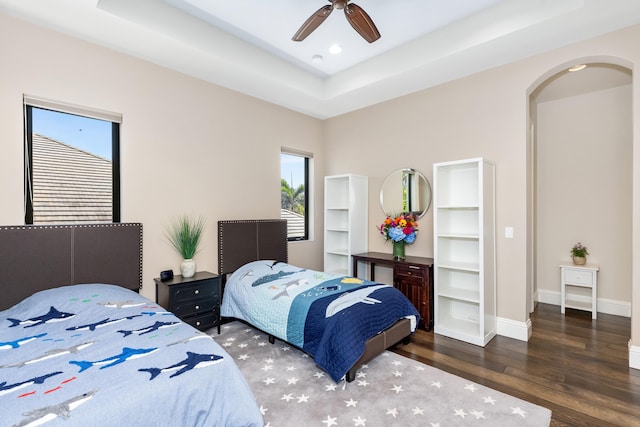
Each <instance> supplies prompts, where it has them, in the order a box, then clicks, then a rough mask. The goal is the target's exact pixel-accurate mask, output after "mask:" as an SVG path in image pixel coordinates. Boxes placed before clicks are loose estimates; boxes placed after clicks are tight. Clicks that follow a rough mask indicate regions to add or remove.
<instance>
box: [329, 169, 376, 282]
mask: <svg viewBox="0 0 640 427" xmlns="http://www.w3.org/2000/svg"><path fill="white" fill-rule="evenodd" d="M368 209H369V179H368V178H367V177H366V176H360V175H351V174H349V175H334V176H325V177H324V271H326V272H329V273H336V274H344V275H347V276H351V275H352V272H351V270H352V263H351V254H357V253H362V252H366V251H367V247H368V229H367V227H368V220H367V219H368Z"/></svg>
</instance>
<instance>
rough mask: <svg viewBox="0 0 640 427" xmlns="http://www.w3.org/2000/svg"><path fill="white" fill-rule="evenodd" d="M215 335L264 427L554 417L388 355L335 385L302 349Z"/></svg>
mask: <svg viewBox="0 0 640 427" xmlns="http://www.w3.org/2000/svg"><path fill="white" fill-rule="evenodd" d="M216 332H217V331H215V330H213V329H212V330H211V331H210V332H209V334H210V335H211V336H212V337H213V338H214V339H215V340H216V342H217V343H218V344H220V345H221V346H222V347H224V349H225V350H226V351H227V352H228V353H229V354H230V355H231V356H232V357H233V358H234V360H235V361H236V364H237V365H238V367H239V368H240V371H242V374H243V375H244V377H245V378H246V380H247V382H248V383H249V386H250V387H251V389H252V390H253V393H254V395H255V397H256V400H257V402H258V405H259V406H260V410H261V411H262V416H263V418H264V424H265V426H266V427H288V426H291V427H294V426H295V427H302V426H304V427H313V426H318V427H331V426H339V427H343V426H355V427H358V426H362V427H379V426H380V427H381V426H385V427H387V426H403V427H404V426H419V427H438V426H439V427H445V426H492V427H495V426H518V427H524V426H549V423H550V420H551V411H550V410H548V409H546V408H543V407H541V406H537V405H534V404H532V403H529V402H526V401H523V400H520V399H517V398H515V397H513V396H509V395H507V394H504V393H501V392H498V391H496V390H492V389H490V388H488V387H485V386H483V385H480V384H476V383H473V382H470V381H467V380H465V379H463V378H460V377H458V376H455V375H452V374H449V373H447V372H444V371H441V370H439V369H437V368H434V367H431V366H428V365H425V364H423V363H420V362H417V361H415V360H412V359H408V358H406V357H403V356H400V355H398V354H395V353H393V352H390V351H386V352H384V353H382V354H381V355H379V356H378V357H376V358H375V359H373V360H372V361H371V362H369V363H368V364H366V365H363V366H362V367H361V368H360V369H359V370H358V373H357V375H356V379H355V380H354V381H353V382H351V383H347V382H346V381H344V380H343V381H341V382H339V383H335V382H334V381H333V380H332V379H331V377H329V375H327V374H326V373H325V372H323V371H322V370H321V369H320V368H318V367H317V366H316V365H315V363H314V362H313V359H312V358H311V357H310V356H308V355H307V354H306V353H304V352H302V351H301V350H299V349H297V348H295V347H292V346H290V345H288V344H286V343H283V342H282V341H280V340H277V339H276V341H275V343H274V344H270V343H269V339H268V336H267V335H266V334H264V333H262V332H260V331H258V330H256V329H254V328H251V327H249V326H247V325H246V324H244V323H242V322H239V321H234V322H231V323H227V324H225V325H223V326H222V332H221V334H220V335H218V334H217V333H216Z"/></svg>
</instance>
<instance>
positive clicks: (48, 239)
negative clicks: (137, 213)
mask: <svg viewBox="0 0 640 427" xmlns="http://www.w3.org/2000/svg"><path fill="white" fill-rule="evenodd" d="M78 283H109V284H114V285H119V286H122V287H125V288H128V289H132V290H135V291H138V290H139V289H140V288H141V287H142V224H140V223H113V224H74V225H20V226H0V310H5V309H7V308H9V307H11V306H13V305H14V304H17V303H18V302H20V301H22V300H23V299H24V298H26V297H28V296H29V295H32V294H33V293H35V292H38V291H41V290H44V289H49V288H54V287H58V286H65V285H73V284H78Z"/></svg>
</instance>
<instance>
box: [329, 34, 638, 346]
mask: <svg viewBox="0 0 640 427" xmlns="http://www.w3.org/2000/svg"><path fill="white" fill-rule="evenodd" d="M638 39H640V27H639V26H636V27H631V28H628V29H625V30H622V31H618V32H615V33H611V34H607V35H604V36H601V37H598V38H596V39H593V40H589V41H585V42H581V43H577V44H574V45H571V46H568V47H565V48H561V49H557V50H555V51H552V52H549V53H546V54H542V55H537V56H535V57H532V58H529V59H526V60H523V61H519V62H516V63H512V64H507V65H503V66H501V67H498V68H495V69H492V70H488V71H485V72H482V73H478V74H475V75H472V76H469V77H466V78H462V79H459V80H456V81H453V82H451V83H447V84H443V85H441V86H438V87H434V88H431V89H427V90H424V91H422V92H419V93H415V94H411V95H408V96H404V97H402V98H398V99H395V100H391V101H388V102H385V103H381V104H378V105H375V106H372V107H369V108H365V109H362V110H359V111H355V112H352V113H349V114H345V115H343V116H340V117H336V118H332V119H329V120H327V121H326V125H325V126H326V127H325V132H326V136H325V139H326V151H325V155H326V156H327V159H328V160H329V161H328V163H327V164H326V171H327V173H331V174H336V173H345V172H353V173H359V174H364V175H368V176H369V177H370V181H369V182H370V195H369V196H370V211H369V224H370V225H372V227H371V231H370V236H369V247H370V250H380V251H389V250H390V249H389V248H388V247H385V245H384V242H383V240H382V238H381V237H380V236H379V235H378V234H377V232H376V230H375V228H374V227H373V225H376V224H378V223H379V222H380V221H381V219H382V217H383V214H382V212H381V211H380V208H379V207H378V205H377V196H378V189H379V186H380V184H381V183H382V181H383V180H384V178H385V176H386V175H387V174H388V173H389V172H391V171H393V170H395V169H398V168H400V167H413V168H416V169H418V170H420V171H422V172H423V173H424V174H425V175H427V176H428V178H429V179H430V180H431V179H432V175H433V173H432V166H433V163H435V162H441V161H447V160H455V159H464V158H471V157H485V158H487V159H489V160H491V161H493V162H495V164H496V204H497V210H496V217H497V218H496V220H497V227H496V230H497V286H498V289H497V294H498V297H497V298H498V304H497V307H498V316H499V317H500V318H503V319H509V320H513V321H515V322H522V323H526V322H527V321H528V318H529V315H528V313H529V309H528V308H529V307H528V304H527V302H528V300H530V293H531V292H530V291H528V290H527V282H528V281H529V282H530V279H529V274H532V272H533V253H532V251H531V250H530V245H529V244H528V242H527V237H526V236H527V229H528V227H530V224H531V222H532V221H533V217H532V214H531V212H532V209H533V203H532V200H533V198H532V195H531V191H532V189H533V186H532V185H531V178H528V176H529V175H530V174H531V176H533V175H532V173H533V172H532V171H531V165H532V162H531V159H530V153H529V148H528V147H529V142H530V141H529V137H528V133H529V132H528V128H529V126H530V124H531V122H530V120H529V119H528V115H529V111H528V103H529V95H530V93H531V92H532V91H533V90H535V89H536V88H537V87H538V85H539V84H540V83H542V82H543V81H545V80H546V79H547V78H549V77H550V76H552V75H554V74H555V73H557V72H558V71H560V70H561V69H564V68H566V67H567V66H568V65H574V64H576V63H580V62H598V60H602V62H613V63H617V64H620V65H623V66H625V67H627V68H630V69H633V68H634V65H635V64H639V63H640V49H639V48H638V47H637V43H636V42H635V40H638ZM586 60H589V61H586ZM635 80H636V77H635V75H634V81H635ZM638 86H639V85H638V84H634V86H633V96H632V102H633V104H638V102H639V101H640V93H639V88H638ZM632 127H633V129H640V116H638V115H637V114H636V115H635V116H634V117H633V118H632ZM632 138H633V147H635V149H634V150H633V153H634V156H635V157H636V158H635V161H634V162H633V163H634V164H635V165H640V161H639V158H640V154H638V153H639V152H640V133H639V132H638V131H635V132H633V136H632ZM354 159H362V162H359V163H354V161H353V160H354ZM600 172H601V171H600V169H599V168H597V169H596V170H590V171H589V173H590V174H595V175H598V174H600ZM633 188H635V191H634V192H633V207H634V212H636V214H635V215H633V218H634V219H633V221H635V223H634V229H635V230H638V229H639V228H638V226H639V225H640V220H639V219H638V218H639V217H640V210H639V209H640V200H639V199H640V168H638V167H636V168H634V169H633ZM528 192H529V193H528ZM627 203H631V202H630V201H627ZM629 206H631V205H629ZM622 216H623V217H625V218H630V217H631V213H629V212H627V213H623V214H622ZM431 221H432V216H431V213H429V214H428V215H427V216H426V217H425V218H424V219H423V220H422V221H421V230H420V235H419V237H418V240H417V242H416V244H415V245H413V246H410V247H409V248H408V249H407V253H408V254H415V255H422V256H432V255H433V243H432V242H433V228H432V225H431ZM527 221H529V222H527ZM589 225H590V224H583V226H584V227H586V226H589ZM505 227H513V228H514V238H513V239H506V238H504V229H505ZM627 233H629V234H630V233H631V230H628V229H627ZM633 239H634V240H633V242H634V243H633V248H634V252H635V253H637V251H638V250H639V249H640V232H638V231H636V232H634V233H633ZM593 242H594V243H593V244H595V245H596V246H593V245H592V246H593V249H594V250H595V251H596V252H598V242H597V241H593ZM564 246H566V245H564ZM564 246H563V248H564ZM605 247H606V249H605ZM623 247H624V246H623ZM610 249H611V250H613V251H616V250H620V248H617V247H614V248H612V247H611V245H605V246H603V247H602V248H601V249H600V251H601V252H604V251H605V250H610ZM563 250H566V248H564V249H563ZM620 252H621V256H622V257H625V256H628V253H626V250H625V249H622V250H621V251H620ZM527 253H529V254H530V256H527ZM603 256H604V255H603ZM634 258H637V256H636V257H634ZM626 265H629V264H626ZM629 268H634V269H636V271H635V272H634V274H633V283H632V284H630V285H629V287H628V289H633V303H632V308H633V307H636V310H635V311H637V310H638V309H640V305H639V303H640V297H638V294H640V276H639V271H638V267H637V263H634V264H633V265H632V266H630V267H629ZM554 269H555V268H554ZM620 274H621V275H620V276H619V277H620V278H627V279H630V278H631V277H632V276H631V272H630V271H627V272H621V273H620ZM627 296H628V294H627ZM622 298H624V296H622ZM632 325H633V327H632V339H633V343H634V344H635V345H636V346H637V345H638V344H640V318H638V317H636V318H635V319H632Z"/></svg>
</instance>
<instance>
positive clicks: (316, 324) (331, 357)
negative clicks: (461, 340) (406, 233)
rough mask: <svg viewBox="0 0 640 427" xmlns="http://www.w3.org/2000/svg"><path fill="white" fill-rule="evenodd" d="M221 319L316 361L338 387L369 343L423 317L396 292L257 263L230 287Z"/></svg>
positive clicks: (247, 267) (241, 271)
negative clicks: (246, 326) (247, 325)
mask: <svg viewBox="0 0 640 427" xmlns="http://www.w3.org/2000/svg"><path fill="white" fill-rule="evenodd" d="M221 311H222V315H223V316H227V317H235V318H237V319H241V320H244V321H246V322H248V323H250V324H252V325H254V326H256V327H257V328H259V329H261V330H263V331H265V332H267V333H269V334H271V335H273V336H275V337H277V338H279V339H281V340H283V341H286V342H288V343H290V344H292V345H294V346H296V347H298V348H300V349H302V350H304V351H305V352H306V353H309V354H310V355H311V356H313V358H314V361H315V362H316V364H317V365H318V366H320V367H321V368H322V369H324V370H325V371H326V372H327V373H329V375H330V376H331V378H333V380H334V381H336V382H337V381H339V380H340V379H341V378H342V377H343V376H344V375H345V374H346V373H347V372H348V371H349V369H350V368H351V367H352V366H353V364H354V363H355V362H356V361H357V360H358V359H359V358H360V356H362V354H363V353H364V349H365V343H366V341H367V340H368V339H370V338H372V337H373V336H375V335H376V334H378V333H380V332H381V331H383V330H384V329H387V328H388V327H390V326H391V325H393V324H394V323H395V322H397V321H398V320H400V319H403V318H409V319H411V320H412V327H411V330H412V331H414V330H415V328H416V325H417V324H418V320H419V314H418V311H417V310H416V308H415V307H414V306H413V305H412V304H411V302H410V301H409V300H408V299H407V298H406V297H405V296H404V295H403V294H402V293H401V292H400V291H398V290H397V289H396V288H394V287H392V286H389V285H384V284H380V283H376V282H371V281H366V280H361V279H357V278H353V277H348V276H339V275H335V274H329V273H323V272H319V271H314V270H308V269H304V268H299V267H295V266H292V265H290V264H286V263H281V262H273V261H253V262H250V263H248V264H246V265H244V266H242V267H241V268H239V269H238V270H236V271H235V272H234V273H233V274H232V275H231V276H230V277H229V280H228V281H227V284H226V286H225V291H224V296H223V300H222V308H221Z"/></svg>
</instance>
